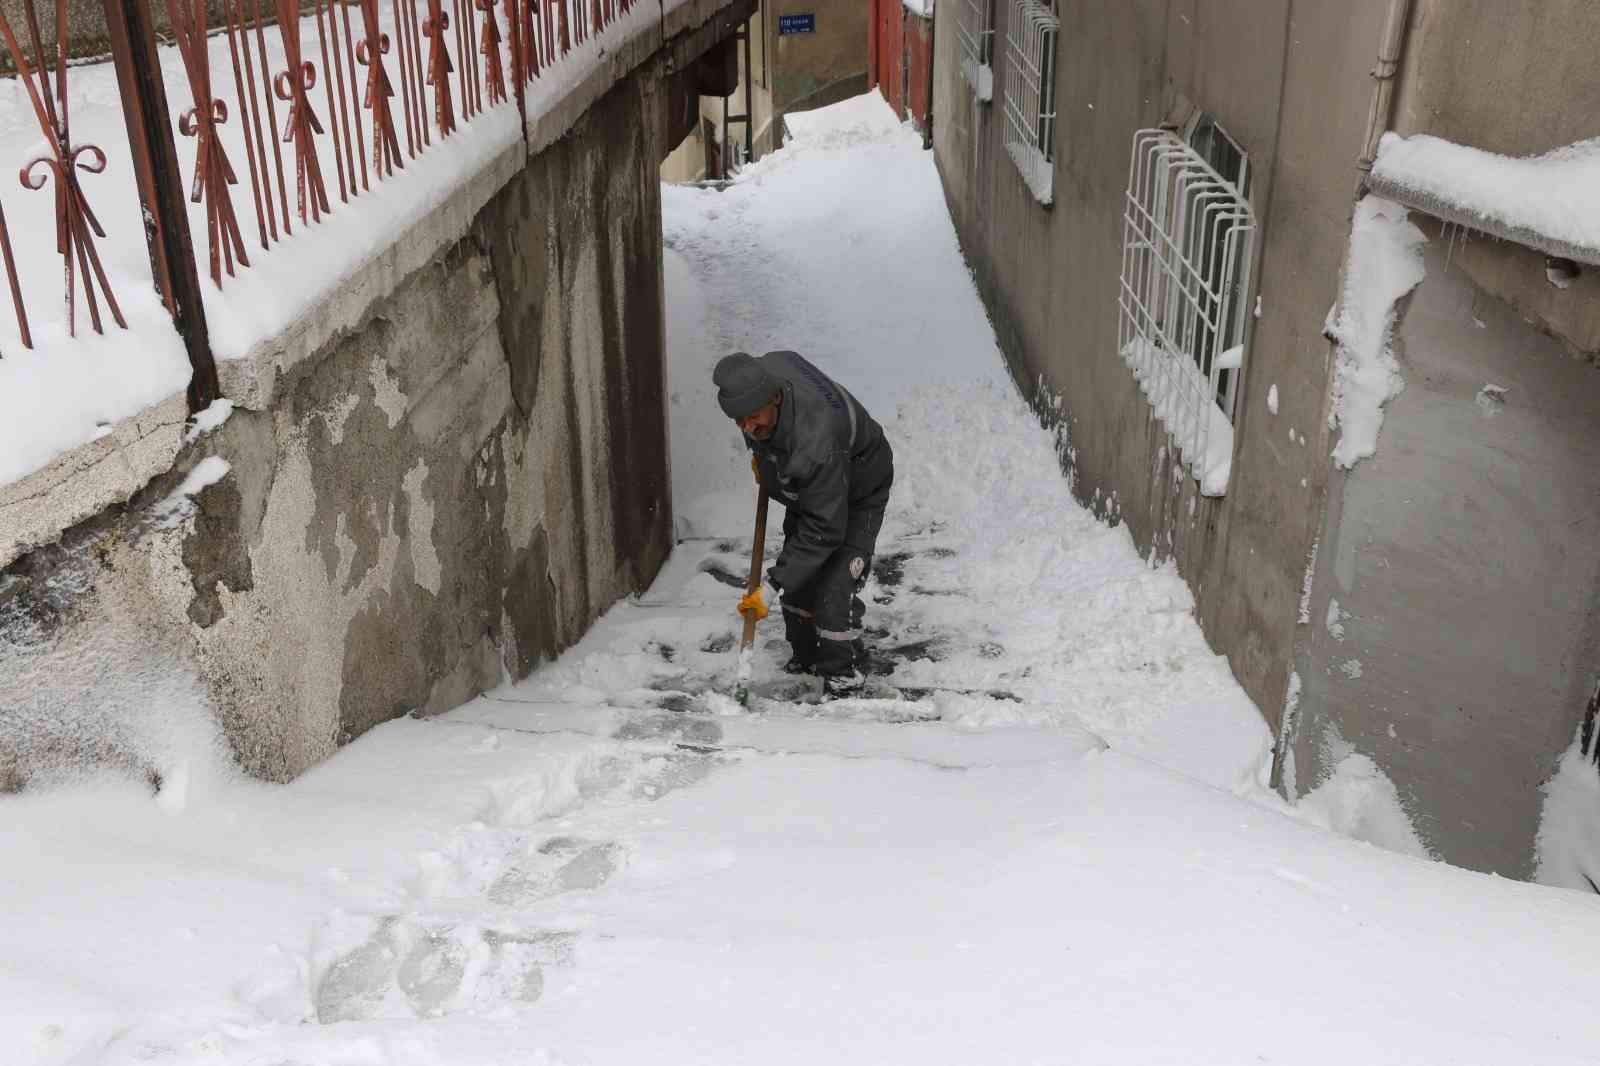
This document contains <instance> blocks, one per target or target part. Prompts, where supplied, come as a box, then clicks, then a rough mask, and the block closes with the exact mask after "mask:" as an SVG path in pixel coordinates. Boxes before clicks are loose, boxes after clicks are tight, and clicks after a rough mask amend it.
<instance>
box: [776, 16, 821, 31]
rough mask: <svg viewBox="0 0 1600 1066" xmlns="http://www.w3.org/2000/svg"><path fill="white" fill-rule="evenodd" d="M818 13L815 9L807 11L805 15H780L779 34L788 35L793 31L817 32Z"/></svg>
mask: <svg viewBox="0 0 1600 1066" xmlns="http://www.w3.org/2000/svg"><path fill="white" fill-rule="evenodd" d="M816 32H817V15H816V12H814V11H807V12H806V13H805V14H803V15H779V16H778V36H779V37H786V36H788V35H789V34H791V33H816Z"/></svg>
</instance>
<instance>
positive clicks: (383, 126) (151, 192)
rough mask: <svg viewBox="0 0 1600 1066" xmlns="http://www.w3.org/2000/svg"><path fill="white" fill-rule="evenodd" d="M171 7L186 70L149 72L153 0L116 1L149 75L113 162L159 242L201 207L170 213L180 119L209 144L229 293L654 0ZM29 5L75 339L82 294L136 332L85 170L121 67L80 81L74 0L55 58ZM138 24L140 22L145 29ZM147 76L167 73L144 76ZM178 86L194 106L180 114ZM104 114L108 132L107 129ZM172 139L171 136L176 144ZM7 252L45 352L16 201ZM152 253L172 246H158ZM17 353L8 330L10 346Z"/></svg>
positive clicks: (209, 223) (218, 273) (29, 180)
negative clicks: (16, 224)
mask: <svg viewBox="0 0 1600 1066" xmlns="http://www.w3.org/2000/svg"><path fill="white" fill-rule="evenodd" d="M163 2H164V3H165V8H166V13H167V15H168V18H169V21H170V24H171V26H172V31H173V36H174V38H175V42H176V46H177V49H176V51H177V54H178V58H179V59H180V60H181V63H180V64H177V65H176V66H177V69H176V70H174V69H172V67H173V66H174V64H171V63H170V57H162V61H161V62H158V63H157V64H156V66H155V69H154V70H153V71H147V70H145V69H143V68H142V67H141V62H142V59H141V53H148V54H149V55H152V56H153V55H155V54H156V53H155V49H154V40H153V31H152V30H151V26H152V21H151V19H150V17H149V15H150V11H149V8H150V4H151V0H109V2H108V3H107V8H108V13H109V12H111V11H112V10H113V9H116V10H120V11H122V12H123V14H124V15H125V16H126V18H125V22H124V32H123V33H121V34H119V33H116V32H114V33H113V34H112V37H111V44H112V54H113V59H114V62H115V65H116V67H117V70H118V73H119V75H121V74H123V73H124V72H125V71H127V72H131V74H132V75H133V76H132V77H131V78H130V79H129V80H125V81H124V80H122V79H120V78H119V83H118V87H119V90H120V93H119V95H120V96H121V104H122V107H123V110H124V112H125V114H127V115H128V118H127V120H126V123H125V128H126V130H127V132H128V141H129V146H130V148H131V150H132V153H133V156H134V160H133V162H134V166H133V167H132V168H128V167H125V166H120V165H118V166H114V167H113V168H112V169H113V170H114V172H115V173H116V175H117V176H119V177H123V178H124V179H126V178H127V177H129V176H132V177H134V178H135V180H136V181H137V182H138V184H139V186H140V188H139V199H140V201H141V204H142V209H143V213H144V216H145V217H144V228H145V229H146V231H148V232H147V236H149V237H150V239H151V240H152V241H154V240H155V234H156V233H157V232H158V231H162V230H171V229H180V230H182V231H184V233H185V235H186V234H187V230H188V224H189V223H188V219H187V218H186V217H183V213H181V212H180V213H179V214H178V216H177V217H173V216H172V213H171V212H169V211H167V210H165V208H164V203H163V201H162V198H161V197H160V196H159V195H156V190H155V189H154V188H152V183H153V182H159V181H160V180H162V177H163V176H162V174H161V170H162V161H163V160H167V159H175V157H176V153H175V152H174V151H173V148H172V144H171V135H172V130H173V128H174V127H176V130H177V133H178V134H179V135H180V136H181V137H183V138H188V139H192V140H193V142H194V152H193V155H192V159H193V170H192V173H191V175H190V177H189V179H188V180H187V181H186V182H185V186H186V187H185V188H184V189H183V190H182V191H183V193H184V194H185V195H186V198H187V199H188V200H190V201H191V202H193V203H195V204H200V205H203V209H204V219H205V224H204V234H205V242H206V256H207V268H208V269H207V271H206V272H207V273H208V274H209V275H210V278H211V280H212V282H213V284H215V285H217V286H219V287H220V286H222V285H223V283H224V277H225V276H226V277H234V276H235V275H236V274H237V272H238V271H239V270H240V269H243V268H248V267H250V266H251V259H250V248H251V247H255V246H259V249H260V250H262V251H266V250H268V249H270V248H271V247H272V246H273V245H275V244H277V243H279V242H280V241H283V240H285V239H287V238H288V237H289V236H290V235H292V234H293V232H294V228H295V226H296V225H297V224H298V225H300V226H311V225H315V224H319V223H323V222H325V221H327V220H328V219H329V218H330V217H334V216H336V215H337V212H338V207H339V206H341V205H344V204H348V203H350V202H351V201H352V200H354V199H356V198H359V197H361V196H364V195H366V194H368V193H370V192H371V191H372V189H373V183H374V182H381V181H389V180H404V171H405V167H406V163H407V161H408V160H414V159H416V158H417V157H418V156H419V155H420V154H422V153H424V152H427V151H429V150H430V149H433V148H435V147H442V146H445V145H448V144H449V138H450V137H451V135H452V134H454V133H455V132H456V130H457V129H458V126H459V124H460V123H464V122H472V121H473V120H475V119H476V118H477V117H478V116H479V115H480V114H482V113H483V112H485V111H486V110H488V109H489V108H492V107H496V106H499V105H501V104H504V103H506V102H507V101H508V100H510V99H512V98H514V99H515V102H516V105H517V107H518V110H519V112H521V113H522V114H523V116H524V118H525V116H526V102H525V95H524V88H525V86H526V85H528V84H529V83H531V82H533V81H534V79H536V78H538V77H539V75H540V72H541V69H542V68H543V67H545V66H548V65H549V64H552V63H554V62H556V61H557V60H558V59H560V58H561V57H563V56H565V55H566V54H567V53H568V52H570V51H572V50H573V49H574V48H575V47H578V46H581V45H582V44H584V42H586V41H587V40H588V39H589V38H590V37H592V36H594V35H596V34H598V33H600V32H601V31H602V30H604V29H605V28H606V27H607V26H608V25H610V24H611V23H612V22H614V21H615V20H616V19H617V18H618V17H619V16H620V15H622V14H623V13H626V12H627V11H628V10H630V9H631V8H632V7H634V6H635V4H636V3H637V0H546V2H544V3H539V2H538V0H311V2H310V3H308V4H302V3H301V0H224V3H223V5H222V8H223V17H222V19H221V25H220V26H212V25H210V24H209V21H208V20H209V10H208V9H209V8H210V7H211V5H208V4H207V2H206V0H163ZM22 11H23V16H24V28H25V31H26V38H25V39H23V38H21V37H19V34H18V33H17V32H16V27H14V26H13V25H12V24H11V22H10V20H8V19H7V18H6V16H5V15H4V14H3V13H0V37H3V43H4V46H5V48H6V50H7V52H8V53H9V54H10V58H11V61H12V64H13V65H14V67H15V68H16V69H17V71H18V72H19V81H20V83H21V85H22V86H23V88H25V89H26V92H27V96H28V100H29V102H30V103H31V105H32V112H33V116H34V118H35V119H36V121H37V124H38V127H39V131H38V132H39V133H40V134H42V136H43V142H42V143H43V150H44V154H42V155H39V156H37V157H36V158H34V159H32V160H31V161H30V162H28V163H27V165H26V167H25V168H24V172H23V178H22V182H23V184H24V185H25V186H26V187H28V188H30V189H41V188H43V187H44V185H45V184H46V183H48V182H51V181H52V180H53V182H54V185H55V189H56V193H55V221H54V226H55V252H56V254H57V255H59V256H60V257H61V263H62V266H63V272H64V274H65V278H66V283H65V289H66V291H65V294H64V295H65V319H66V326H67V332H68V333H69V334H72V335H76V328H75V327H76V317H77V316H76V312H77V303H78V297H79V296H80V295H81V297H82V298H83V300H84V301H85V302H86V303H87V305H88V309H89V316H90V319H91V324H92V326H93V328H94V329H95V331H96V332H102V331H103V324H102V321H101V317H100V303H101V302H102V301H104V303H105V304H106V307H107V309H108V310H109V311H110V312H111V315H112V317H113V319H115V321H116V322H117V324H118V325H121V326H124V327H126V322H125V321H124V320H123V316H122V313H121V311H120V309H119V307H118V304H117V302H116V298H115V296H114V295H113V293H112V291H111V284H110V280H109V279H108V277H107V273H106V270H105V269H104V268H103V266H102V265H101V262H100V257H99V254H98V252H97V247H96V242H97V239H104V238H105V237H106V236H107V233H106V231H105V229H104V227H103V226H102V224H101V221H102V220H101V218H100V217H98V216H97V215H96V213H95V212H94V210H93V209H91V208H90V206H89V201H88V197H87V193H86V189H85V184H86V183H85V182H84V180H83V175H98V174H101V173H103V172H105V171H106V170H107V157H106V153H105V152H104V151H102V148H101V147H100V146H98V145H96V144H90V143H87V142H80V141H78V140H76V139H75V138H74V132H75V131H74V130H73V129H72V128H71V125H70V124H69V113H70V109H71V106H72V105H73V104H74V103H75V102H83V103H87V104H88V105H90V108H91V109H97V110H102V111H103V110H105V108H104V104H105V102H106V101H104V100H103V99H100V98H99V96H98V94H100V93H103V91H104V89H105V88H106V86H105V84H104V79H103V78H101V79H96V78H94V77H93V74H94V73H98V72H93V73H90V74H84V75H82V76H83V77H89V78H90V80H91V82H92V85H91V88H90V89H89V90H87V94H86V95H84V94H79V93H78V92H77V91H76V85H77V81H78V80H79V78H77V77H71V76H70V72H71V71H72V70H73V66H72V65H71V64H70V63H69V62H68V54H69V41H70V36H71V30H72V26H71V24H70V23H71V20H70V19H69V17H68V3H67V0H55V3H54V22H55V25H54V31H55V32H54V34H53V38H52V39H53V41H54V43H55V45H56V54H55V55H54V56H51V55H49V54H48V53H47V51H46V49H45V47H44V46H43V44H42V43H41V39H42V35H41V33H40V27H39V19H38V12H37V5H36V0H22ZM502 21H503V23H504V29H502ZM274 24H275V25H274ZM127 26H132V27H135V31H134V34H133V35H130V34H129V33H127V32H126V29H125V28H126V27H127ZM139 28H142V30H143V34H142V36H143V37H144V39H143V40H140V39H138V36H139V34H138V30H139ZM503 50H504V55H503V54H502V52H503ZM85 69H88V68H85ZM508 69H509V71H510V87H511V91H510V93H509V94H508V92H507V84H506V71H507V70H508ZM141 74H147V75H150V76H149V77H146V78H143V79H141V78H140V77H139V76H138V75H141ZM397 88H398V91H397ZM168 93H170V94H171V95H172V97H173V98H174V99H175V100H177V101H189V102H190V104H191V106H188V107H187V108H182V107H181V105H180V106H179V107H178V108H169V107H168V105H167V94H168ZM80 96H82V99H81V100H78V99H75V98H79V97H80ZM397 97H398V99H396V98H397ZM396 105H398V108H399V111H400V116H401V117H400V122H398V123H397V121H396V118H395V107H396ZM135 112H143V113H144V114H146V115H149V114H158V115H161V116H162V118H163V120H164V121H161V122H157V123H153V124H152V123H145V124H140V123H137V122H135V120H134V118H133V114H134V113H135ZM175 112H177V113H175ZM96 118H97V119H98V118H99V116H98V115H97V116H96ZM402 124H403V127H404V134H405V146H404V151H402V150H401V143H400V129H401V125H402ZM96 125H97V132H99V133H103V132H104V123H100V122H97V123H96ZM5 132H7V131H6V130H4V129H0V141H3V140H5V139H9V138H5V137H4V134H5ZM163 139H165V140H167V144H166V145H162V144H161V143H159V142H160V141H161V140H163ZM185 155H188V153H187V152H185ZM241 164H242V165H241ZM329 170H331V175H330V174H329ZM241 171H242V174H241ZM330 177H331V179H332V180H331V181H330ZM241 178H242V179H243V181H244V183H245V184H246V185H247V186H248V199H249V203H250V205H251V207H253V210H254V216H255V226H254V227H252V228H251V229H250V231H249V233H250V238H251V239H249V240H247V239H246V230H245V229H243V228H242V227H241V224H240V219H239V214H238V209H239V205H238V204H236V202H235V198H236V196H237V195H241V194H243V191H242V190H241V189H240V188H239V186H240V184H241ZM332 190H336V191H337V194H338V200H337V203H335V201H334V200H333V198H332V195H331V192H332ZM114 194H115V190H113V193H111V194H108V195H114ZM247 210H248V209H247ZM121 214H122V217H121V218H119V219H117V221H124V222H126V221H129V219H128V217H127V213H126V212H122V213H121ZM134 218H135V219H136V218H137V216H134ZM107 220H108V221H109V220H110V216H107ZM185 243H187V242H185ZM36 250H37V249H34V251H36ZM0 253H3V256H4V261H5V267H6V273H7V280H8V282H9V283H10V288H11V292H12V297H13V305H14V309H15V315H16V319H17V340H18V341H20V344H21V346H22V347H24V348H32V347H33V344H34V340H33V336H32V331H31V330H30V328H29V325H28V312H27V309H26V307H25V305H24V301H23V283H24V282H25V281H26V282H27V283H28V284H27V287H28V288H30V289H32V288H34V287H35V286H36V285H37V284H38V281H37V280H36V279H37V278H39V277H41V276H43V275H44V274H45V273H46V271H45V264H44V263H43V262H41V261H40V260H39V258H38V257H37V256H36V255H33V254H25V255H22V256H20V257H18V256H16V255H14V254H13V250H12V240H11V230H10V228H8V227H7V226H6V224H5V219H4V215H3V212H0ZM151 255H152V259H153V260H154V259H155V258H156V257H157V256H158V252H157V250H156V249H155V247H154V246H153V245H152V249H151ZM19 259H20V261H18V260H19ZM153 273H155V279H154V280H155V282H156V285H157V288H158V289H159V290H162V293H161V294H162V296H163V298H164V300H165V302H166V303H167V305H168V306H169V308H170V307H172V305H173V303H174V302H175V299H179V298H181V295H178V294H174V293H172V292H170V291H166V288H167V286H168V285H170V284H172V282H171V279H170V278H169V277H167V276H164V272H162V271H160V270H154V271H153ZM5 347H6V344H5V342H4V340H0V358H4V355H5V352H4V348H5Z"/></svg>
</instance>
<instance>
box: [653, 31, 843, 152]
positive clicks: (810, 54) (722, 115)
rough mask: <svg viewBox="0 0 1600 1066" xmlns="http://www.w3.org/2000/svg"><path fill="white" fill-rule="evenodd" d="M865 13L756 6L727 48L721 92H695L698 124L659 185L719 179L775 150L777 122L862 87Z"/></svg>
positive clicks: (779, 137) (780, 134)
mask: <svg viewBox="0 0 1600 1066" xmlns="http://www.w3.org/2000/svg"><path fill="white" fill-rule="evenodd" d="M867 24H868V11H867V8H866V6H864V5H862V4H861V3H859V2H858V0H761V3H760V4H759V5H758V7H757V11H756V14H755V16H754V17H752V18H751V20H750V22H749V23H748V24H747V25H746V26H745V27H744V29H743V31H742V35H741V36H740V37H739V38H738V39H737V40H735V41H731V42H729V44H728V45H727V53H728V55H727V60H728V64H729V67H730V70H729V82H728V85H731V86H732V88H731V90H728V91H724V90H727V86H721V87H716V86H710V85H707V86H703V87H702V95H701V96H700V97H699V99H698V101H697V105H696V106H697V107H698V109H699V113H700V120H699V122H698V123H697V125H696V127H695V128H694V130H693V131H691V133H690V134H689V136H688V137H687V138H686V139H685V140H684V141H683V142H682V143H681V144H679V145H678V146H677V148H676V150H675V151H674V152H673V154H672V155H671V156H670V157H669V158H668V159H667V162H666V163H665V164H664V165H663V167H662V178H663V179H664V180H666V181H697V180H701V179H717V178H722V177H725V176H727V174H728V173H729V172H731V171H732V170H735V169H737V168H738V167H739V166H740V165H741V164H742V163H743V162H745V161H746V160H751V159H759V158H760V157H761V156H764V155H766V154H767V153H768V152H771V151H773V150H774V149H776V148H778V147H780V146H781V145H782V144H783V116H784V115H786V114H788V113H790V112H793V111H810V110H812V109H813V108H818V107H826V106H827V105H829V104H834V103H838V102H839V101H840V100H845V99H848V98H849V97H852V96H856V95H859V94H860V93H862V92H865V91H866V89H867V46H866V40H867Z"/></svg>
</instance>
